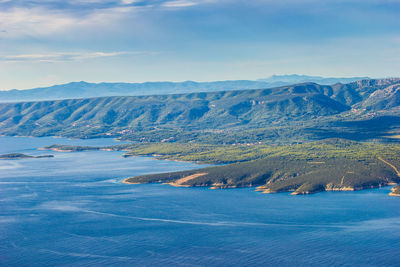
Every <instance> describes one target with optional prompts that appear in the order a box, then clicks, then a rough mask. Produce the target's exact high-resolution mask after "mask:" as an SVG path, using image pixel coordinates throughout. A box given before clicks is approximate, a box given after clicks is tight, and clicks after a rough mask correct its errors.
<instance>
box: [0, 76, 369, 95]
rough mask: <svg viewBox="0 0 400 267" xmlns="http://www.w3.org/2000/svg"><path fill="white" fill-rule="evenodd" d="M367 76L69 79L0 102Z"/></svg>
mask: <svg viewBox="0 0 400 267" xmlns="http://www.w3.org/2000/svg"><path fill="white" fill-rule="evenodd" d="M361 79H368V77H352V78H324V77H319V76H306V75H296V74H293V75H273V76H271V77H269V78H265V79H259V80H256V81H252V80H233V81H216V82H194V81H185V82H145V83H87V82H84V81H81V82H71V83H67V84H61V85H54V86H50V87H41V88H35V89H28V90H16V89H14V90H8V91H0V102H19V101H39V100H59V99H72V98H90V97H100V96H138V95H164V94H182V93H193V92H214V91H228V90H239V89H263V88H272V87H277V86H283V85H290V84H295V83H302V82H315V83H319V84H327V85H329V84H335V83H349V82H353V81H357V80H361Z"/></svg>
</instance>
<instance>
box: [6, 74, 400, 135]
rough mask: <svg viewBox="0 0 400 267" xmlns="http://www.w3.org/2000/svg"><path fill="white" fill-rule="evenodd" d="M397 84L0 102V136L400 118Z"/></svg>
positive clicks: (310, 85)
mask: <svg viewBox="0 0 400 267" xmlns="http://www.w3.org/2000/svg"><path fill="white" fill-rule="evenodd" d="M399 108H400V79H381V80H362V81H358V82H353V83H349V84H335V85H319V84H316V83H303V84H296V85H292V86H283V87H277V88H272V89H257V90H240V91H222V92H210V93H190V94H175V95H156V96H134V97H133V96H125V97H100V98H89V99H72V100H58V101H41V102H24V103H2V104H0V134H3V135H33V136H43V135H64V136H75V137H91V136H99V135H100V136H101V135H112V136H121V135H124V134H125V133H127V132H128V130H129V129H132V131H143V130H148V129H172V130H176V129H190V130H206V129H213V130H215V129H221V130H223V129H246V130H248V129H259V128H268V127H282V126H290V125H293V124H296V123H303V122H308V123H317V122H321V123H322V122H327V121H343V120H346V119H363V118H365V119H368V118H371V117H372V118H376V117H379V116H392V117H394V118H397V119H398V116H400V109H399Z"/></svg>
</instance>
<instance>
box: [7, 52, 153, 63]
mask: <svg viewBox="0 0 400 267" xmlns="http://www.w3.org/2000/svg"><path fill="white" fill-rule="evenodd" d="M140 54H149V52H131V51H119V52H56V53H46V54H19V55H7V56H3V57H0V59H1V60H4V61H8V62H20V61H24V62H25V61H31V62H63V61H82V60H88V59H96V58H106V57H118V56H123V55H140Z"/></svg>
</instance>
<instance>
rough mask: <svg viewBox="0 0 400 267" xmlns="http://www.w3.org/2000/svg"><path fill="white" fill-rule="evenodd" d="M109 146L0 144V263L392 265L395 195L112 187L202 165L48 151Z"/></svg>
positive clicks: (399, 227) (20, 140)
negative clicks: (6, 156)
mask: <svg viewBox="0 0 400 267" xmlns="http://www.w3.org/2000/svg"><path fill="white" fill-rule="evenodd" d="M51 144H69V145H94V146H99V145H113V144H120V142H118V141H115V140H113V139H107V138H106V139H90V140H71V139H66V138H52V137H43V138H30V137H4V136H3V137H0V154H6V153H14V152H19V153H25V154H28V155H45V154H53V155H54V158H37V159H34V158H30V159H20V160H0V266H152V267H154V266H399V265H400V197H390V196H388V193H389V192H390V187H384V188H380V189H372V190H363V191H356V192H325V193H318V194H314V195H306V196H291V195H290V194H289V193H279V194H262V193H260V192H255V191H254V189H255V188H242V189H223V190H211V189H208V188H175V187H172V186H169V185H163V184H145V185H134V184H123V183H122V182H121V181H122V180H123V179H124V178H127V177H130V176H135V175H142V174H149V173H161V172H171V171H180V170H189V169H195V168H202V167H206V166H207V165H196V164H193V163H185V162H174V161H162V160H156V159H154V158H151V157H129V158H123V157H121V155H122V154H123V152H108V151H90V152H73V153H68V152H54V151H43V150H38V148H41V147H44V146H47V145H51Z"/></svg>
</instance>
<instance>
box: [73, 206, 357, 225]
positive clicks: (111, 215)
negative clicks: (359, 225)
mask: <svg viewBox="0 0 400 267" xmlns="http://www.w3.org/2000/svg"><path fill="white" fill-rule="evenodd" d="M79 211H81V212H86V213H91V214H97V215H103V216H109V217H117V218H124V219H131V220H141V221H156V222H166V223H177V224H192V225H206V226H225V227H246V226H261V227H262V226H264V227H265V226H267V227H276V226H281V227H305V228H310V227H311V228H351V227H355V226H349V225H342V224H318V225H315V224H289V223H260V222H234V221H219V222H201V221H186V220H174V219H162V218H147V217H137V216H128V215H119V214H114V213H107V212H100V211H94V210H86V209H79Z"/></svg>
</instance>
